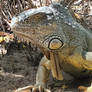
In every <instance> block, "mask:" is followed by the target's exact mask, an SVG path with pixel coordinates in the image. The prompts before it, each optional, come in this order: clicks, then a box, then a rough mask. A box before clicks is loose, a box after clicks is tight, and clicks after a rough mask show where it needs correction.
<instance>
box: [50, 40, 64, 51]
mask: <svg viewBox="0 0 92 92" xmlns="http://www.w3.org/2000/svg"><path fill="white" fill-rule="evenodd" d="M62 46H63V42H62V41H61V40H60V39H51V40H50V42H49V45H48V47H49V48H50V49H52V50H55V49H59V48H60V47H62Z"/></svg>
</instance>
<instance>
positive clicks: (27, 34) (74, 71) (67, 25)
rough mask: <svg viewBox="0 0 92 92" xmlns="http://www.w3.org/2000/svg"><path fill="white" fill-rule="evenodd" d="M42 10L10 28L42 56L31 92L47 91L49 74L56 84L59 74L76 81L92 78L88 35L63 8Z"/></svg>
mask: <svg viewBox="0 0 92 92" xmlns="http://www.w3.org/2000/svg"><path fill="white" fill-rule="evenodd" d="M43 8H44V10H43V9H42V8H39V9H34V11H35V13H33V12H31V13H29V12H30V11H32V9H31V10H27V11H25V12H23V13H21V14H19V15H18V16H16V17H14V18H13V19H12V21H11V24H10V25H11V29H12V30H13V32H14V33H15V35H16V36H17V37H18V38H19V39H21V40H23V41H27V42H31V43H33V44H35V45H37V46H39V48H41V50H42V51H43V53H44V57H43V58H42V60H41V62H40V65H39V68H38V71H37V76H36V85H35V87H33V92H35V90H37V88H36V87H38V89H39V86H41V87H43V88H45V87H46V83H47V80H48V76H49V72H50V71H51V72H52V75H53V77H54V78H56V79H58V80H63V75H62V70H63V71H64V72H67V73H69V74H70V75H72V76H74V77H77V78H82V77H88V76H92V52H91V51H92V37H91V32H90V31H88V30H86V29H84V28H83V27H82V26H81V25H80V24H78V23H77V22H76V21H75V20H74V19H73V17H72V16H71V14H70V12H69V10H68V9H67V8H65V7H64V6H62V5H60V4H52V5H50V6H48V7H43ZM37 11H38V12H37ZM47 11H48V12H47ZM28 13H29V14H28ZM46 92H49V91H46Z"/></svg>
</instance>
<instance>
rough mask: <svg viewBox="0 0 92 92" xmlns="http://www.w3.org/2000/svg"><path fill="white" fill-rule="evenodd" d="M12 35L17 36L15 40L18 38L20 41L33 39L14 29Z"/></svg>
mask: <svg viewBox="0 0 92 92" xmlns="http://www.w3.org/2000/svg"><path fill="white" fill-rule="evenodd" d="M14 35H15V37H17V40H20V41H22V42H27V43H29V42H34V40H33V39H32V38H30V37H29V36H28V35H26V34H25V33H22V32H17V31H14Z"/></svg>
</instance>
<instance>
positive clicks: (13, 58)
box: [0, 43, 90, 92]
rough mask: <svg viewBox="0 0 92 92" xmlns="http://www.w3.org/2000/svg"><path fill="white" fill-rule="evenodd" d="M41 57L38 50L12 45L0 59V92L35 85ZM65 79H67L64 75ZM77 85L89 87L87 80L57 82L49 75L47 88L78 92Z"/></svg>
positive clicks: (55, 90)
mask: <svg viewBox="0 0 92 92" xmlns="http://www.w3.org/2000/svg"><path fill="white" fill-rule="evenodd" d="M41 57H42V54H41V52H40V51H39V50H38V49H33V48H31V47H29V46H27V48H26V46H24V45H23V44H22V43H20V44H15V43H12V44H11V45H10V46H9V47H8V53H7V54H6V55H4V56H3V57H1V59H0V92H12V91H13V90H15V89H17V88H19V87H25V86H28V85H33V84H35V76H36V71H37V67H38V63H39V61H40V59H41ZM65 76H66V78H67V77H68V76H67V75H65ZM79 85H85V86H88V85H90V83H89V79H86V81H85V80H74V81H73V80H70V81H57V80H55V79H53V78H52V76H51V75H50V81H49V82H48V88H49V89H51V90H52V92H79V91H78V89H77V88H78V86H79Z"/></svg>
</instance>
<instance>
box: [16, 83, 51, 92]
mask: <svg viewBox="0 0 92 92" xmlns="http://www.w3.org/2000/svg"><path fill="white" fill-rule="evenodd" d="M14 92H51V91H50V90H49V89H44V88H42V87H41V86H39V87H35V86H32V85H31V86H27V87H23V88H18V89H17V90H15V91H14Z"/></svg>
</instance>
